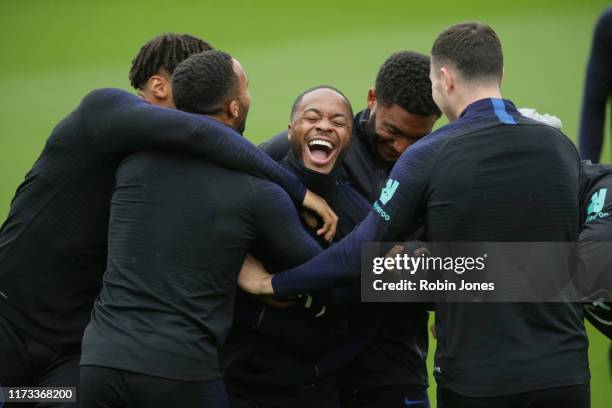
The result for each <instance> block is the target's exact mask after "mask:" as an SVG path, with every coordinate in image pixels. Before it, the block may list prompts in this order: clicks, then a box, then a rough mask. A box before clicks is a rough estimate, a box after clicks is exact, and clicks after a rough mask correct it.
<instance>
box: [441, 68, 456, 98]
mask: <svg viewBox="0 0 612 408" xmlns="http://www.w3.org/2000/svg"><path fill="white" fill-rule="evenodd" d="M440 75H441V76H442V82H443V83H444V90H445V91H446V93H447V94H448V93H451V92H452V91H453V90H454V89H455V74H454V73H453V71H451V70H449V69H448V68H445V67H442V68H440Z"/></svg>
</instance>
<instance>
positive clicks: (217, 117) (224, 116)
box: [204, 115, 234, 129]
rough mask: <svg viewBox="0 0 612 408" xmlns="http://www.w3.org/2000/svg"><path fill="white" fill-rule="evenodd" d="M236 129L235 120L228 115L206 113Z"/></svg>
mask: <svg viewBox="0 0 612 408" xmlns="http://www.w3.org/2000/svg"><path fill="white" fill-rule="evenodd" d="M204 116H206V117H209V118H211V119H214V120H216V121H218V122H221V123H223V124H224V125H227V126H229V127H231V128H232V129H234V122H233V121H232V120H231V119H230V118H228V117H227V116H226V115H204Z"/></svg>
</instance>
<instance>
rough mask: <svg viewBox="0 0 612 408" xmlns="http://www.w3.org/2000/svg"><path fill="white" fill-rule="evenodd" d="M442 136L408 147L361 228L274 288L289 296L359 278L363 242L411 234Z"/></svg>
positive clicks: (275, 282) (286, 273)
mask: <svg viewBox="0 0 612 408" xmlns="http://www.w3.org/2000/svg"><path fill="white" fill-rule="evenodd" d="M440 141H441V138H437V137H436V135H435V134H431V135H430V137H428V138H427V139H423V140H422V141H421V142H420V143H417V144H415V145H414V146H412V147H411V148H410V149H408V150H407V151H406V152H405V153H404V154H403V155H402V156H401V157H400V159H399V160H398V161H397V163H396V164H395V166H394V167H393V169H392V171H391V174H390V176H389V179H388V180H387V183H386V187H385V188H383V190H382V192H381V196H380V198H379V199H378V200H376V201H375V202H374V205H373V207H372V209H371V211H370V213H369V214H368V215H367V216H366V218H365V220H364V221H363V222H362V223H361V224H359V226H357V228H356V229H355V230H354V231H353V232H351V233H350V234H349V235H347V236H346V237H345V238H344V239H342V240H341V241H340V242H338V243H337V244H335V245H333V246H332V247H330V248H329V249H328V250H326V251H324V252H323V253H321V254H319V255H317V256H316V257H314V258H313V259H311V260H310V261H309V262H307V263H305V264H303V265H300V266H298V267H295V268H292V269H289V270H287V271H284V272H282V273H277V274H275V275H274V277H273V278H272V287H273V289H274V293H275V294H276V295H280V296H289V295H295V294H300V293H307V292H313V291H317V290H329V289H331V288H334V287H336V286H340V285H343V284H346V283H348V282H350V281H351V280H353V279H357V278H359V273H360V263H361V259H360V253H361V252H360V251H361V244H362V243H365V242H385V241H387V242H391V241H397V240H398V239H401V237H405V236H409V235H410V234H411V233H413V232H414V231H415V230H416V229H417V227H418V224H417V218H418V217H419V216H420V215H422V214H423V208H424V204H425V203H424V197H425V194H426V190H427V186H428V180H429V173H430V169H431V167H432V166H433V163H434V162H435V160H434V159H435V155H436V154H437V152H438V150H439V146H440Z"/></svg>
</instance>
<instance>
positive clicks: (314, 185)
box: [281, 150, 342, 195]
mask: <svg viewBox="0 0 612 408" xmlns="http://www.w3.org/2000/svg"><path fill="white" fill-rule="evenodd" d="M341 160H342V157H338V158H337V161H336V166H335V167H334V169H333V170H332V171H331V172H329V173H328V174H324V173H319V172H317V171H314V170H311V169H309V168H308V167H305V166H304V165H303V164H302V163H301V162H300V161H299V160H298V159H297V158H296V157H295V155H294V154H293V151H291V150H289V152H288V153H287V156H285V158H284V159H283V160H282V161H281V164H282V166H283V167H285V168H286V169H288V170H289V171H291V172H292V173H293V174H295V175H296V176H297V177H298V178H299V179H300V181H301V182H302V183H303V184H304V186H306V188H307V189H309V190H311V191H313V192H314V193H316V194H318V195H321V194H324V193H326V192H329V191H331V190H333V189H335V188H337V187H338V185H339V183H340V171H339V169H340V166H338V163H339V162H340V161H341Z"/></svg>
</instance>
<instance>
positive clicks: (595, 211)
mask: <svg viewBox="0 0 612 408" xmlns="http://www.w3.org/2000/svg"><path fill="white" fill-rule="evenodd" d="M607 192H608V189H607V188H601V189H599V190H598V191H596V192H595V193H593V195H592V196H591V202H590V203H589V206H588V207H587V218H586V221H585V222H589V221H593V220H594V219H596V218H606V217H607V216H608V215H609V214H608V213H607V212H602V210H603V208H604V204H605V202H606V193H607Z"/></svg>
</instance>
